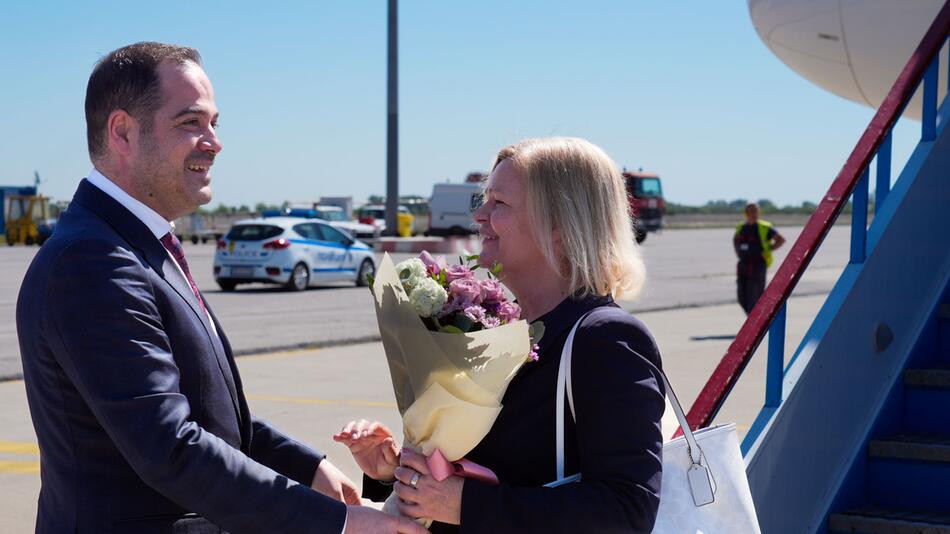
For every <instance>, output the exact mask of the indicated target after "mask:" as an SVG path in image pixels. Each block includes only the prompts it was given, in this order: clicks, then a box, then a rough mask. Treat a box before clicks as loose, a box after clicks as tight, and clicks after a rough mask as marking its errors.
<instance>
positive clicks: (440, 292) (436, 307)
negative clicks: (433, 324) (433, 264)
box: [409, 278, 449, 317]
mask: <svg viewBox="0 0 950 534" xmlns="http://www.w3.org/2000/svg"><path fill="white" fill-rule="evenodd" d="M448 299H449V294H448V293H447V292H446V291H445V289H443V288H442V286H440V285H439V283H438V282H436V281H435V280H433V279H431V278H423V279H421V280H419V282H418V283H417V284H416V287H415V288H414V289H413V290H412V292H411V293H409V302H410V304H412V308H413V309H414V310H415V311H416V313H418V314H419V316H420V317H432V316H433V315H435V314H437V313H439V312H440V311H442V307H443V306H445V301H447V300H448Z"/></svg>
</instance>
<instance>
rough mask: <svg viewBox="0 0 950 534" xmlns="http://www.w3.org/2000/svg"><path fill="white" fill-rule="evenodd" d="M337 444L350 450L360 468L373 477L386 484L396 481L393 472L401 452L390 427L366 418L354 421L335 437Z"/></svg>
mask: <svg viewBox="0 0 950 534" xmlns="http://www.w3.org/2000/svg"><path fill="white" fill-rule="evenodd" d="M333 441H336V442H337V443H342V444H344V445H346V446H347V447H349V449H350V453H351V454H352V455H353V459H354V460H356V465H358V466H360V469H361V470H362V471H363V472H364V473H366V475H367V476H369V477H370V478H372V479H374V480H382V481H383V482H391V481H393V480H395V475H393V473H394V472H395V470H396V466H398V465H399V449H398V448H397V447H396V441H395V438H393V433H392V431H390V430H389V429H388V428H386V425H384V424H382V423H380V422H369V421H367V420H366V419H360V420H359V421H351V422H349V423H347V425H346V426H344V427H343V429H342V430H340V432H338V433H336V434H334V435H333Z"/></svg>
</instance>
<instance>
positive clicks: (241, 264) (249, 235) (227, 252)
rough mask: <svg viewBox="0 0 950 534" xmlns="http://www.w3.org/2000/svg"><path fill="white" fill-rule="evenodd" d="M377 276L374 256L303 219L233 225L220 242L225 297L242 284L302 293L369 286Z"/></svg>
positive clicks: (217, 272)
mask: <svg viewBox="0 0 950 534" xmlns="http://www.w3.org/2000/svg"><path fill="white" fill-rule="evenodd" d="M375 273H376V264H375V262H374V260H373V250H372V249H371V248H370V247H369V245H367V244H366V243H363V242H362V241H357V240H356V239H353V238H352V237H350V236H349V235H348V234H346V233H344V232H342V231H340V230H338V229H336V228H334V227H332V226H330V225H329V224H326V223H323V222H320V221H316V220H314V219H306V218H301V217H268V218H266V219H248V220H244V221H238V222H236V223H234V226H232V227H231V230H230V231H228V234H227V235H226V236H225V237H224V238H223V239H221V240H220V241H218V250H217V252H216V253H215V256H214V278H215V280H216V281H217V282H218V285H219V286H220V287H221V289H222V290H224V291H232V290H234V288H235V287H236V286H237V285H238V284H247V283H253V282H263V283H272V284H282V285H283V286H285V287H286V288H287V289H290V290H293V291H302V290H304V289H306V288H307V287H309V286H311V285H320V284H324V283H328V282H346V281H348V282H354V283H356V285H358V286H363V285H366V276H367V275H373V274H375Z"/></svg>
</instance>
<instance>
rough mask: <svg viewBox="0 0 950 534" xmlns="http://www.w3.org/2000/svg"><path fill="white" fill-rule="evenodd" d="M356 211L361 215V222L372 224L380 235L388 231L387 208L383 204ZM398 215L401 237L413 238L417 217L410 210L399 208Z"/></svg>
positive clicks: (364, 207) (370, 205)
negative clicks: (414, 223) (414, 222)
mask: <svg viewBox="0 0 950 534" xmlns="http://www.w3.org/2000/svg"><path fill="white" fill-rule="evenodd" d="M356 211H357V213H358V214H359V219H358V220H359V222H361V223H363V224H372V225H373V226H375V227H376V228H377V229H378V230H379V232H380V233H383V232H385V231H386V206H383V205H382V204H367V205H366V206H363V207H361V208H359V209H358V210H356ZM396 215H397V217H398V221H399V235H400V236H402V237H410V236H412V235H413V221H414V220H415V216H413V215H412V213H410V212H409V208H407V207H406V206H399V212H398V213H397V214H396Z"/></svg>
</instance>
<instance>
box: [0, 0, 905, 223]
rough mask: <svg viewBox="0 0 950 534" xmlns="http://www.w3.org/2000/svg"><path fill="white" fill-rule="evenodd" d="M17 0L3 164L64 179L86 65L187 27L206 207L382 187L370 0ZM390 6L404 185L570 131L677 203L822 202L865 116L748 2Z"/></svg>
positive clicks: (8, 43) (79, 130)
mask: <svg viewBox="0 0 950 534" xmlns="http://www.w3.org/2000/svg"><path fill="white" fill-rule="evenodd" d="M18 4H20V5H12V6H11V5H5V6H4V7H3V8H0V72H3V74H4V76H3V78H4V82H3V83H2V84H0V120H2V123H0V124H2V127H0V162H2V171H0V183H3V184H28V183H31V182H32V177H33V171H34V170H37V171H39V172H40V174H41V175H42V177H43V178H44V180H46V182H45V183H43V184H42V186H41V190H42V192H44V193H45V194H48V195H51V196H53V197H55V198H57V199H68V198H70V197H71V196H72V193H73V191H74V190H75V187H76V184H77V183H78V181H79V179H80V178H81V177H82V176H84V175H85V174H86V173H87V172H88V170H89V168H90V163H89V161H88V156H87V154H86V144H85V121H84V117H83V98H84V94H85V85H86V81H87V79H88V76H89V72H90V70H91V69H92V66H93V64H94V63H95V61H96V60H97V59H98V58H99V57H100V56H101V55H104V54H105V53H107V52H109V51H110V50H112V49H114V48H117V47H120V46H122V45H125V44H128V43H131V42H136V41H142V40H157V41H165V42H174V43H178V44H184V45H188V46H193V47H196V48H197V49H198V50H199V51H200V52H201V53H202V55H203V56H204V60H205V68H206V70H207V72H208V74H209V76H210V77H211V80H212V83H213V84H214V86H215V91H216V97H217V103H218V107H219V109H220V111H221V127H220V130H219V135H220V136H221V138H222V140H223V143H224V150H223V152H222V153H221V155H220V156H219V158H218V160H217V163H216V164H215V172H214V182H213V187H214V200H213V201H212V204H211V205H212V206H214V205H217V204H218V203H221V202H223V203H226V204H229V205H233V204H248V205H253V204H255V203H257V202H267V203H279V202H282V201H284V200H291V201H305V200H309V199H315V198H317V197H320V196H340V195H352V196H353V197H354V198H355V199H356V200H357V201H359V200H360V199H365V198H366V197H367V196H369V195H371V194H382V193H384V192H385V180H386V5H387V2H386V1H385V0H374V1H347V2H344V1H322V2H269V3H267V2H208V3H202V4H195V3H193V2H171V1H170V2H161V3H145V2H141V3H133V2H121V3H120V2H101V1H99V2H97V1H87V2H35V3H26V2H22V3H18ZM399 16H400V26H399V31H400V86H399V90H400V192H401V193H402V194H421V195H428V194H430V193H431V190H432V184H433V183H435V182H440V181H447V180H451V181H460V180H462V179H463V178H464V176H465V175H466V174H467V173H468V172H470V171H475V170H485V169H486V168H487V166H488V165H489V163H490V162H491V160H492V158H493V156H494V154H495V152H497V150H498V149H499V148H500V147H502V146H504V145H506V144H509V143H512V142H515V141H517V140H519V139H522V138H525V137H536V136H547V135H572V136H579V137H585V138H587V139H590V140H591V141H593V142H594V143H597V144H599V145H601V146H602V147H603V148H604V149H605V150H607V152H608V153H609V154H610V155H611V156H612V157H613V158H614V160H615V161H616V162H617V164H618V165H620V166H626V167H628V168H637V167H643V168H644V169H645V170H650V171H654V172H657V173H659V174H660V175H661V176H662V177H663V180H664V188H665V194H666V197H667V199H669V200H671V201H674V202H680V203H687V204H702V203H705V202H706V201H707V200H713V199H733V198H738V197H742V198H749V199H760V198H769V199H771V200H773V201H775V202H777V203H779V204H798V203H801V202H802V201H803V200H810V201H817V200H818V199H819V198H820V197H821V195H822V194H823V193H824V192H825V190H826V189H827V187H828V185H829V184H830V182H831V180H832V179H833V178H834V176H835V175H836V174H837V172H838V171H839V170H840V168H841V166H842V165H843V163H844V161H845V159H846V158H847V156H848V154H849V153H850V151H851V149H852V148H853V147H854V145H855V143H856V142H857V140H858V137H859V136H860V135H861V133H862V132H863V131H864V129H865V128H866V127H867V124H868V122H869V121H870V119H871V117H872V115H873V111H872V110H871V109H869V108H865V107H861V106H859V105H857V104H854V103H852V102H849V101H846V100H843V99H841V98H839V97H837V96H834V95H832V94H830V93H827V92H825V91H824V90H822V89H820V88H818V87H816V86H814V85H812V84H811V83H809V82H808V81H806V80H804V79H803V78H801V77H799V76H798V75H797V74H795V73H794V72H793V71H791V70H790V69H788V68H787V67H786V66H785V65H783V64H782V63H781V62H780V61H779V60H778V58H776V57H775V56H773V55H772V54H771V52H769V51H768V49H767V48H766V47H765V45H764V44H763V43H762V42H761V41H760V40H759V38H758V36H757V35H756V33H755V30H754V29H753V27H752V23H751V20H750V18H749V14H748V7H747V4H746V2H744V1H733V2H708V1H707V2H703V1H698V0H692V1H682V2H647V1H630V0H626V1H623V0H615V1H607V0H590V1H588V2H583V3H581V2H576V1H561V0H558V1H543V0H525V1H518V2H510V1H509V2H502V1H496V0H479V1H478V2H440V1H435V0H418V1H414V2H409V1H403V2H402V3H401V5H400V13H399ZM914 128H916V126H915V125H914V124H913V123H912V124H909V125H904V126H902V127H901V128H900V129H899V130H898V133H897V136H896V140H895V151H896V154H895V160H898V161H903V159H901V158H902V156H903V155H906V154H907V153H909V150H910V149H911V148H912V145H913V141H914Z"/></svg>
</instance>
